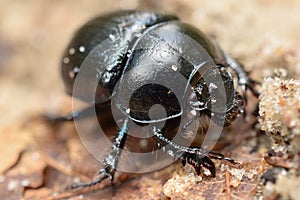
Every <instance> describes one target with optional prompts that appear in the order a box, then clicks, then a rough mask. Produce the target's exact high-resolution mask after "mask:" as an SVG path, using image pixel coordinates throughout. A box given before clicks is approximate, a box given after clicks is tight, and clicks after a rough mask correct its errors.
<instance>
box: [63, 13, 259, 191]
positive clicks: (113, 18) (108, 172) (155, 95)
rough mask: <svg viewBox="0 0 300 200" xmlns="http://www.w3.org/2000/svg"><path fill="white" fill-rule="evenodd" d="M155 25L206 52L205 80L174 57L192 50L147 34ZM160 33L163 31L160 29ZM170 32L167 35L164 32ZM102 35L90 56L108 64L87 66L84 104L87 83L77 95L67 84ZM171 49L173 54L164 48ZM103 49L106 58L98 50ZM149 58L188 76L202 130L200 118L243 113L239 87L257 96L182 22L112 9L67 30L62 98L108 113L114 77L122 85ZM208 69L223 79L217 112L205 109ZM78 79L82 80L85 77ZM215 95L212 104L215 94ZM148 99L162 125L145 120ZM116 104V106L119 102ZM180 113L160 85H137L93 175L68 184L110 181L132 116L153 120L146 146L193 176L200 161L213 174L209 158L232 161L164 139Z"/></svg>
mask: <svg viewBox="0 0 300 200" xmlns="http://www.w3.org/2000/svg"><path fill="white" fill-rule="evenodd" d="M162 29H163V30H174V31H176V32H177V33H178V34H182V35H185V36H187V37H189V38H192V40H193V41H195V42H197V43H198V45H199V46H201V47H202V48H203V49H204V50H205V52H206V54H207V55H209V57H210V58H211V60H212V61H213V63H214V65H215V66H216V68H215V69H214V70H212V71H210V70H208V71H209V72H207V71H206V72H205V73H206V76H207V77H208V78H207V80H204V79H203V74H201V73H193V69H194V68H193V67H194V66H193V65H192V64H191V63H190V62H188V61H187V60H185V59H184V58H183V57H182V56H181V54H183V53H182V52H184V53H187V54H191V53H196V54H197V52H191V51H189V49H188V47H186V45H185V41H177V40H178V39H177V38H176V37H174V38H172V36H170V37H171V38H172V39H174V41H175V42H174V43H173V46H172V45H171V46H167V47H164V46H162V44H161V43H160V41H159V39H157V38H155V37H153V36H151V31H160V30H162ZM163 33H164V34H167V35H168V34H169V33H168V32H163ZM170 35H172V34H171V33H170ZM151 37H152V38H151ZM108 38H109V39H111V40H112V41H114V43H113V45H112V46H110V47H108V49H107V50H106V51H103V52H97V53H98V54H99V55H100V56H106V58H107V59H108V63H110V65H109V67H108V66H106V67H105V68H101V69H100V70H99V68H97V66H99V63H98V62H97V58H95V60H94V65H91V71H94V73H95V75H96V73H97V76H98V83H97V87H96V91H95V97H94V99H93V100H94V101H90V100H89V98H85V94H84V91H85V89H86V88H85V87H87V86H88V84H87V85H86V86H81V88H80V89H79V90H80V92H79V95H78V93H76V94H74V93H73V87H74V83H75V80H76V77H77V76H78V75H79V74H80V73H81V64H82V63H83V62H84V59H85V58H86V57H87V56H88V54H89V53H90V52H91V51H92V50H93V49H95V47H96V46H97V45H99V44H100V43H101V42H103V41H104V40H106V39H108ZM141 38H146V39H148V43H147V45H148V48H146V49H145V50H144V49H142V50H141V49H137V48H136V46H137V45H138V44H141V43H142V40H141ZM164 44H166V43H164ZM151 49H152V51H151ZM153 49H156V50H153ZM165 49H166V52H167V53H165V54H168V56H161V55H162V54H161V51H162V50H165ZM176 49H177V50H176ZM178 49H179V50H178ZM180 49H181V50H180ZM172 51H177V52H176V53H172ZM170 52H171V53H170ZM108 53H109V54H110V55H104V54H108ZM149 57H150V58H152V59H153V60H155V59H156V57H161V58H162V59H164V61H163V62H164V63H168V64H169V67H171V68H172V69H173V70H176V71H178V72H179V73H180V74H181V75H182V76H184V77H185V78H186V79H187V80H188V82H189V85H191V88H190V90H192V91H193V93H194V94H195V96H194V99H195V98H196V101H193V102H192V101H191V102H189V103H190V108H192V110H193V111H194V112H196V115H197V116H199V118H197V120H198V122H199V123H200V125H201V126H202V127H205V126H206V124H205V122H204V118H212V116H213V121H214V122H215V123H216V124H219V125H220V126H222V127H223V126H224V127H225V126H229V125H230V124H231V122H232V121H233V120H234V119H235V118H236V117H237V115H238V114H240V113H243V112H244V106H245V105H246V103H247V96H246V91H247V89H250V90H251V91H252V93H253V94H254V95H255V96H258V93H257V92H256V90H255V89H254V86H255V81H253V80H252V79H250V78H249V77H248V76H247V73H246V72H245V70H244V69H243V67H242V66H241V65H240V64H239V63H238V62H237V61H236V60H235V59H233V58H231V57H230V56H229V55H228V54H226V53H224V52H223V51H222V50H221V48H220V47H219V46H218V45H217V44H216V43H215V42H214V41H213V40H211V39H210V38H209V37H208V36H206V35H205V34H204V33H202V32H201V31H200V30H198V29H196V28H195V27H193V26H191V25H189V24H186V23H183V22H180V21H179V20H178V18H177V17H176V16H173V15H166V14H160V13H153V12H142V11H119V12H114V13H110V14H107V15H103V16H100V17H97V18H95V19H92V20H91V21H89V22H87V23H86V24H85V25H83V26H82V27H81V28H80V29H79V30H78V31H77V32H76V33H75V35H74V37H73V39H72V40H71V42H70V43H69V45H68V47H67V48H66V51H65V53H64V55H63V59H62V66H61V72H62V77H63V81H64V85H65V88H66V92H67V93H68V94H69V95H73V96H75V97H78V98H80V99H82V100H83V101H87V102H88V103H89V104H90V105H91V108H94V109H96V113H97V115H101V114H102V115H103V113H104V114H105V115H108V116H110V115H111V111H110V110H111V107H112V106H114V105H112V101H111V100H112V97H113V96H114V95H116V93H115V91H114V88H115V87H116V85H117V83H118V82H120V81H121V86H123V85H122V80H123V79H124V76H125V74H126V73H129V75H131V76H129V77H131V78H132V79H135V77H134V76H135V73H137V74H139V72H140V71H141V69H140V68H139V67H138V66H139V63H143V62H147V61H145V59H146V58H149ZM151 62H152V61H151ZM158 63H159V62H158ZM100 64H101V63H100ZM150 64H153V63H150ZM156 64H157V63H156ZM158 65H159V64H158ZM166 67H167V66H164V65H161V66H160V67H159V68H158V72H157V73H156V74H163V73H166V71H164V70H165V69H166ZM131 69H133V71H130V70H131ZM228 69H232V71H233V72H234V73H235V74H236V76H237V78H238V81H237V83H238V86H239V87H240V89H241V91H242V95H240V94H239V93H238V92H237V91H236V86H235V85H234V81H233V78H232V75H231V73H230V72H229V70H228ZM97 70H98V71H97ZM99 71H100V72H99ZM98 72H99V73H98ZM216 74H217V75H219V76H220V77H221V80H222V82H223V83H222V84H223V86H224V92H225V96H224V98H223V99H222V98H221V101H224V102H225V104H224V105H225V107H224V109H223V110H218V109H217V112H213V111H212V109H211V107H213V106H215V105H217V104H218V102H214V101H213V99H212V98H211V96H210V95H211V94H210V88H209V86H207V84H208V83H207V81H208V82H210V83H212V84H214V81H215V77H216ZM154 76H156V75H155V73H153V74H146V76H145V77H146V78H149V79H152V78H155V77H154ZM141 77H143V76H141ZM86 78H87V79H88V78H89V77H86ZM138 79H139V78H136V80H131V82H132V84H135V83H136V82H138V81H139V80H138ZM76 95H78V96H76ZM218 100H219V101H220V99H218ZM95 102H96V103H95ZM154 104H161V105H162V106H163V107H164V109H165V112H166V115H167V116H166V118H161V119H158V121H165V125H164V127H162V128H158V127H156V126H155V122H154V121H151V119H150V117H149V112H148V111H149V108H150V107H151V106H152V105H154ZM119 108H120V109H121V107H119ZM89 109H90V108H87V109H85V110H82V111H79V112H72V113H70V114H69V115H67V116H64V117H61V118H58V119H59V120H63V121H72V120H74V119H77V118H80V117H84V116H85V115H86V114H87V113H88V111H89ZM122 112H123V111H122ZM182 115H183V113H182V108H181V105H180V104H179V103H178V101H177V100H176V96H175V95H174V93H173V92H172V91H170V90H169V89H168V88H166V87H164V86H163V85H160V84H145V85H143V87H139V88H138V89H137V90H135V91H134V92H133V93H132V96H131V98H130V99H129V105H128V107H125V110H124V116H125V117H124V120H123V121H122V126H121V128H120V129H119V130H118V131H116V132H115V137H114V139H113V141H112V143H113V144H112V148H111V151H110V153H109V155H108V156H107V157H106V158H105V159H104V160H103V162H102V164H103V167H102V168H101V170H100V171H99V177H98V178H97V179H95V180H93V181H91V182H88V183H79V184H74V185H72V188H77V187H86V186H91V185H95V184H97V183H99V182H101V181H102V180H104V179H106V178H110V180H111V181H113V178H114V174H115V171H116V168H117V166H118V162H119V157H120V155H121V152H122V149H123V148H124V147H125V145H126V141H127V140H128V138H129V137H131V136H130V135H128V130H127V129H128V127H127V122H128V120H133V121H135V123H136V124H138V125H141V126H143V125H144V124H154V126H153V127H154V128H153V130H152V131H153V133H152V137H151V141H152V143H150V146H151V145H152V146H153V148H156V149H157V148H161V147H164V151H165V152H166V153H168V154H170V155H171V156H172V157H174V158H176V159H179V160H180V161H181V162H182V164H183V165H185V164H186V163H189V164H191V165H192V166H193V167H194V168H195V171H196V173H197V174H198V175H199V174H200V173H201V166H202V167H205V168H207V169H208V170H209V171H210V173H211V175H212V176H215V173H216V169H215V165H214V163H213V162H212V161H211V158H212V159H219V160H225V161H228V162H230V163H232V164H236V162H235V161H234V160H233V159H231V158H227V157H225V156H223V155H222V154H220V153H218V152H214V151H209V150H205V149H203V148H202V147H199V146H197V145H194V144H193V145H190V146H189V145H188V146H186V145H182V144H178V143H177V142H176V141H172V138H173V137H174V135H173V134H174V133H175V132H176V131H174V130H178V124H179V121H180V119H181V117H182ZM108 119H109V120H113V117H111V116H110V117H108ZM100 121H101V120H100ZM106 121H107V119H106ZM191 121H192V120H191ZM189 122H190V121H188V122H185V125H188V124H189ZM100 123H101V122H100ZM143 123H144V124H143ZM201 123H202V124H201ZM112 124H113V125H114V126H116V127H117V125H116V124H115V123H113V122H112ZM115 130H117V128H115ZM201 134H203V133H196V135H201ZM166 145H167V146H166Z"/></svg>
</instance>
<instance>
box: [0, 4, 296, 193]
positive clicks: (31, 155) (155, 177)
mask: <svg viewBox="0 0 300 200" xmlns="http://www.w3.org/2000/svg"><path fill="white" fill-rule="evenodd" d="M136 8H138V9H144V10H155V11H161V12H167V13H175V14H176V15H178V16H179V17H180V18H181V19H182V20H183V21H185V22H188V23H190V24H193V25H194V26H196V27H199V28H200V29H201V30H203V31H204V32H206V33H208V34H210V35H211V36H213V37H215V38H216V40H217V41H218V42H219V43H220V45H221V46H222V47H223V49H225V51H227V52H229V53H230V54H231V55H233V56H234V57H236V58H238V59H239V60H240V61H241V62H242V63H243V64H244V65H245V68H246V69H247V70H249V71H251V72H252V73H251V76H252V77H253V78H254V79H256V80H259V81H263V80H264V77H269V76H272V75H273V74H274V69H275V68H285V69H286V70H287V73H288V75H287V79H290V78H294V79H300V52H299V48H298V47H299V46H300V28H299V19H300V12H299V10H300V3H299V1H297V0H286V1H279V0H275V1H271V0H253V1H251V0H248V1H243V2H241V1H239V0H226V1H218V0H211V1H209V2H208V1H204V0H200V1H199V0H192V1H181V0H166V1H158V0H157V1H156V0H154V1H150V0H149V1H148V0H146V1H138V0H123V1H114V2H113V3H110V1H104V0H103V1H96V0H95V1H88V2H86V3H83V2H81V3H74V1H70V0H66V1H48V0H46V1H33V0H29V1H8V0H0V91H1V93H0V113H1V114H2V116H1V117H0V198H1V199H20V198H25V199H46V198H48V199H61V198H67V197H72V199H81V198H83V197H84V198H85V199H99V197H101V199H112V198H113V199H164V198H166V199H167V198H171V199H230V198H231V199H253V198H254V196H256V195H258V196H259V195H263V194H265V193H264V192H261V190H262V189H261V188H260V187H259V186H258V185H259V177H260V175H261V174H262V173H263V172H264V171H265V170H266V169H267V168H270V167H271V166H270V165H268V164H267V162H266V160H265V159H263V156H264V154H265V152H266V151H267V149H268V148H270V144H269V143H268V142H266V140H265V138H264V137H259V139H258V138H257V137H255V135H256V131H255V130H253V128H252V127H251V122H252V120H253V119H251V117H249V118H247V119H246V120H248V121H245V120H244V119H239V120H237V121H236V122H235V123H234V125H233V127H231V128H230V129H229V130H227V131H228V134H227V137H226V138H225V139H224V141H225V142H224V144H226V141H227V142H228V141H230V145H227V146H226V147H225V148H224V149H223V150H222V153H224V154H226V155H228V156H231V157H232V158H234V159H235V160H237V161H239V162H240V163H242V168H241V169H234V168H231V167H229V166H227V165H223V164H222V163H221V162H216V165H217V169H218V172H217V177H216V178H215V179H211V178H208V177H203V178H202V179H201V178H199V177H195V176H194V174H193V171H192V170H191V169H190V168H188V167H187V168H185V169H184V168H182V167H181V165H179V164H178V163H177V164H176V163H175V164H174V165H172V166H170V167H168V168H165V169H163V170H161V171H157V172H153V173H149V174H145V175H142V176H134V175H127V174H123V175H120V176H117V178H116V186H115V188H114V191H115V192H114V191H113V189H112V188H111V187H110V186H109V182H103V183H102V184H100V185H98V186H96V187H93V188H89V189H86V190H79V191H65V190H64V188H65V187H66V186H68V185H70V183H72V181H73V180H74V178H75V179H76V178H77V179H78V178H79V179H81V180H83V181H88V180H90V179H91V178H92V177H93V176H94V175H95V173H96V171H97V169H98V166H99V163H98V161H96V160H95V159H94V158H93V157H91V156H90V155H89V154H88V153H87V152H86V151H85V149H84V147H83V146H82V145H81V143H80V140H79V139H78V137H77V136H76V134H75V128H74V126H73V125H72V124H62V125H56V126H54V125H51V124H49V123H47V122H46V121H45V120H43V118H42V115H43V114H44V113H48V114H53V115H59V114H62V113H67V112H68V111H70V110H71V99H70V98H69V97H67V96H66V95H65V93H64V89H63V85H62V81H61V78H60V74H59V64H60V59H61V54H62V51H63V49H64V47H65V46H66V44H67V42H68V41H69V39H70V37H71V35H72V33H73V32H74V31H75V30H76V29H77V28H78V27H79V26H80V25H81V24H83V23H84V22H85V21H87V20H88V19H90V18H91V17H94V16H95V15H98V14H102V13H105V12H109V11H114V10H119V9H136ZM296 88H299V87H296ZM271 94H272V93H271ZM296 94H297V93H296ZM298 94H299V92H298ZM249 97H250V99H251V95H250V96H249ZM295 101H296V103H297V105H298V108H299V100H298V102H297V99H296V100H295ZM254 104H255V100H250V103H249V107H250V109H251V107H252V108H253V105H254ZM274 109H276V108H274ZM284 109H288V108H286V107H284ZM266 110H268V108H267V109H266ZM293 113H295V112H293ZM292 116H295V117H298V120H299V115H298V116H297V113H296V114H294V115H292ZM284 119H286V118H284ZM271 120H272V119H271ZM290 121H291V120H290ZM290 121H288V122H290ZM296 121H297V120H296ZM288 122H286V123H288ZM298 126H299V125H298ZM288 127H289V126H288ZM292 128H293V127H292ZM294 132H296V134H299V133H298V132H297V130H296V131H294ZM258 141H260V142H261V144H259V145H258ZM298 144H299V140H297V141H296V144H295V141H294V146H296V147H299V145H298ZM295 151H297V152H298V151H299V150H295ZM251 152H252V153H251ZM294 153H295V152H294ZM279 157H280V156H279ZM284 162H285V163H286V162H287V161H286V160H285V161H284ZM87 163H88V164H87ZM268 163H272V162H271V161H270V160H269V162H268ZM273 164H274V162H273ZM274 165H275V166H278V164H277V165H276V163H275V164H274ZM285 167H286V165H285ZM286 168H289V167H286ZM296 171H297V170H296ZM291 176H292V175H291ZM290 180H291V181H293V182H292V183H293V184H291V185H290V187H294V188H295V185H297V184H299V182H300V181H299V178H298V179H297V178H296V177H294V176H292V177H291V179H290ZM287 181H289V179H288V180H287ZM284 183H285V182H282V181H281V184H283V185H285V184H284ZM98 188H102V189H101V190H100V189H98ZM275 188H276V187H275ZM281 188H282V187H281ZM296 188H297V187H296ZM298 189H299V187H298ZM277 192H278V191H277ZM270 193H271V194H270ZM279 193H280V191H279ZM268 195H269V196H270V198H271V199H272V198H275V197H276V194H272V191H271V192H269V193H268ZM284 195H286V197H287V198H292V197H293V196H291V195H290V196H289V194H284ZM284 195H283V196H284ZM294 196H297V194H296V195H294Z"/></svg>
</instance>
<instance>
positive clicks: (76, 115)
mask: <svg viewBox="0 0 300 200" xmlns="http://www.w3.org/2000/svg"><path fill="white" fill-rule="evenodd" d="M108 104H110V102H109V101H107V102H104V103H96V104H95V105H92V106H89V107H87V108H84V109H83V110H81V111H78V112H76V111H75V112H71V113H69V114H67V115H65V116H59V117H51V116H46V119H47V120H48V121H49V122H53V123H56V122H66V121H74V120H75V119H76V120H77V119H85V118H87V117H91V116H93V115H95V112H96V110H97V109H98V110H99V109H101V108H105V107H106V106H108Z"/></svg>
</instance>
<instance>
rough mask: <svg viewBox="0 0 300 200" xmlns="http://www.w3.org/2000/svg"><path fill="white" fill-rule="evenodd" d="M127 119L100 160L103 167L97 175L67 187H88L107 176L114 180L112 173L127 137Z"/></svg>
mask: <svg viewBox="0 0 300 200" xmlns="http://www.w3.org/2000/svg"><path fill="white" fill-rule="evenodd" d="M126 131H127V119H126V120H125V122H124V124H123V127H122V129H121V130H120V131H119V133H118V135H117V137H116V138H115V140H114V143H113V146H112V147H111V151H110V153H109V154H108V155H107V156H106V158H105V159H104V160H103V161H102V164H103V168H102V169H100V171H99V177H98V178H97V179H95V180H93V181H91V182H87V183H75V184H73V185H71V186H70V187H69V189H75V188H83V187H90V186H93V185H96V184H98V183H100V182H101V181H103V180H104V179H107V178H109V179H110V181H111V183H112V182H113V180H114V175H115V172H116V168H117V166H118V162H119V158H120V155H121V152H122V149H123V148H124V146H125V142H126V139H127V133H126Z"/></svg>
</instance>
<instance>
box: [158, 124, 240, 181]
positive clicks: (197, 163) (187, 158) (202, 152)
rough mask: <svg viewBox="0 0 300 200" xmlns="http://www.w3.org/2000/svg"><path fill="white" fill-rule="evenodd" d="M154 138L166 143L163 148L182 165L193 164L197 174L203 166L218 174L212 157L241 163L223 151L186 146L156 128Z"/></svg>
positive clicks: (213, 175)
mask: <svg viewBox="0 0 300 200" xmlns="http://www.w3.org/2000/svg"><path fill="white" fill-rule="evenodd" d="M153 134H154V138H155V139H156V140H158V143H159V144H164V145H165V146H164V147H163V150H164V151H165V152H166V153H167V154H169V155H170V156H171V157H173V158H175V159H178V160H179V161H180V162H181V163H182V165H183V166H184V165H185V164H186V163H189V164H190V165H192V166H193V167H194V169H195V171H196V173H197V175H199V174H200V172H201V166H203V167H205V168H206V169H208V170H209V171H210V173H211V176H212V177H215V175H216V168H215V165H214V163H213V162H212V161H211V158H212V159H218V160H224V161H228V162H229V163H231V164H233V165H236V166H237V165H239V163H237V162H235V161H234V160H233V159H231V158H227V157H225V156H224V155H223V154H221V153H217V152H214V151H209V150H206V149H203V148H194V147H186V146H182V145H179V144H176V143H174V142H173V141H171V140H169V139H168V138H166V137H165V136H164V135H163V133H162V132H161V131H160V130H158V129H157V128H154V130H153Z"/></svg>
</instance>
